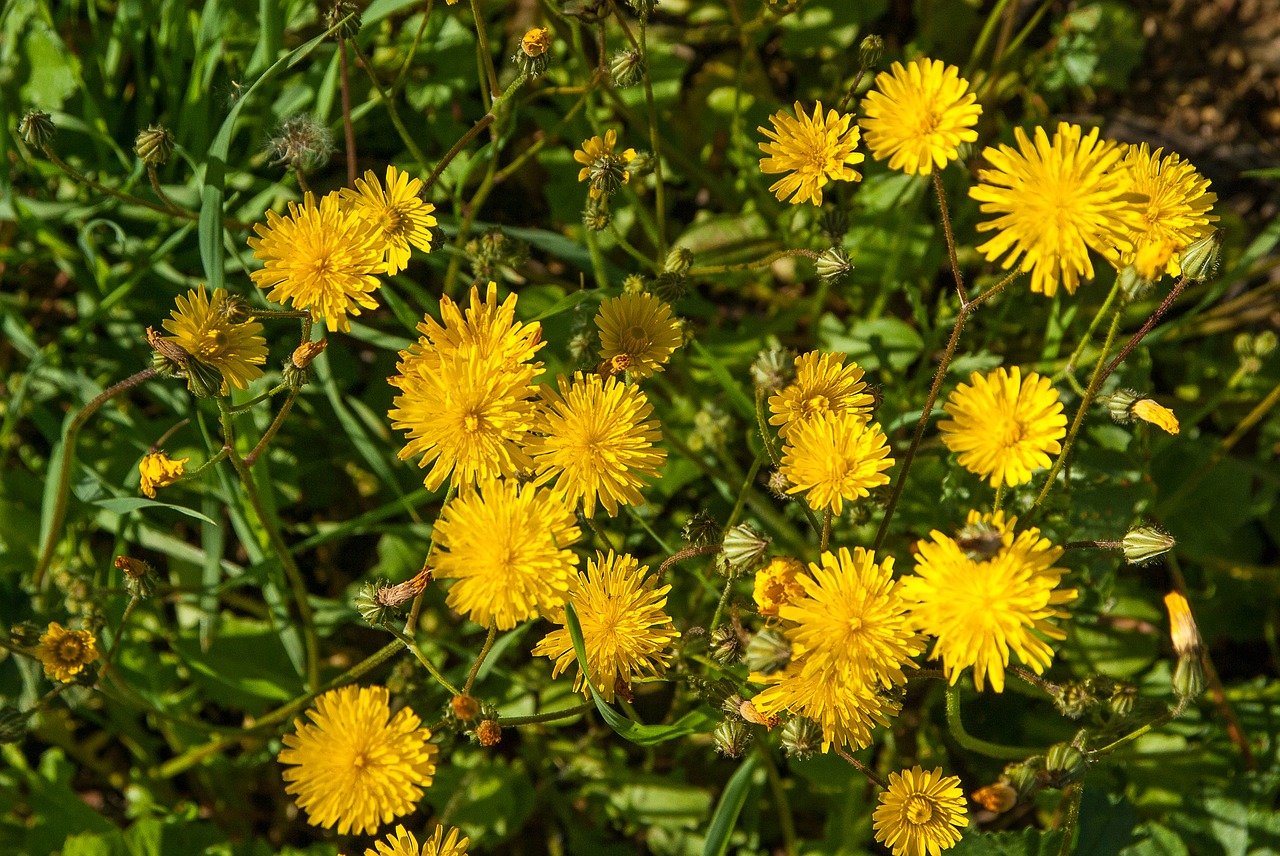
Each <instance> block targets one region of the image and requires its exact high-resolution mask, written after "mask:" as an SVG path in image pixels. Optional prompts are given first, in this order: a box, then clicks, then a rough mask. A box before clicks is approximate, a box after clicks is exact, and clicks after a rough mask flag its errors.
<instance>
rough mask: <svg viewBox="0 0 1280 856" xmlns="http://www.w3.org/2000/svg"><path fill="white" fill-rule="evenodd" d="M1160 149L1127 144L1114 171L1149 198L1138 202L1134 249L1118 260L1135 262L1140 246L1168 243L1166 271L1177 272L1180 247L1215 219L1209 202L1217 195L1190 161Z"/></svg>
mask: <svg viewBox="0 0 1280 856" xmlns="http://www.w3.org/2000/svg"><path fill="white" fill-rule="evenodd" d="M1162 151H1163V150H1162V149H1156V150H1155V151H1154V152H1152V151H1151V148H1150V146H1148V145H1147V144H1146V143H1141V144H1139V145H1136V146H1127V147H1126V148H1125V152H1124V160H1122V161H1121V162H1120V166H1119V168H1118V170H1119V172H1120V173H1121V174H1122V175H1123V176H1124V178H1125V179H1126V180H1127V182H1128V188H1129V190H1130V192H1133V193H1140V194H1142V195H1143V196H1145V197H1146V198H1147V202H1146V203H1145V204H1144V205H1143V206H1141V212H1142V218H1141V220H1140V221H1139V223H1138V224H1137V226H1136V228H1134V229H1133V230H1131V232H1130V233H1129V239H1130V241H1131V242H1132V243H1133V247H1134V250H1133V251H1130V252H1127V253H1125V254H1123V255H1122V256H1121V257H1120V262H1121V264H1130V263H1133V262H1135V260H1136V258H1137V257H1138V256H1139V255H1140V254H1141V253H1142V251H1143V250H1144V249H1146V248H1148V247H1150V246H1152V245H1157V246H1158V245H1161V244H1167V245H1168V246H1171V247H1172V248H1173V252H1174V255H1173V257H1172V258H1170V259H1169V260H1168V262H1167V263H1166V266H1165V272H1166V273H1169V274H1171V275H1172V276H1178V275H1179V274H1181V273H1182V267H1181V265H1180V264H1179V254H1181V252H1182V250H1184V249H1185V248H1186V247H1187V246H1188V245H1190V244H1192V243H1193V242H1195V241H1197V240H1199V239H1200V238H1204V237H1206V236H1208V235H1209V234H1211V233H1212V232H1213V230H1214V226H1213V225H1212V224H1214V223H1216V222H1218V216H1217V215H1216V214H1214V213H1212V211H1213V203H1215V202H1217V201H1218V196H1217V194H1215V193H1211V192H1209V180H1208V179H1207V178H1205V177H1203V176H1202V175H1200V173H1198V172H1197V171H1196V168H1195V167H1194V166H1192V165H1191V164H1190V163H1189V162H1188V161H1185V160H1183V159H1182V158H1181V156H1179V155H1177V154H1175V153H1173V152H1170V153H1169V155H1168V156H1167V157H1165V158H1161V157H1160V154H1161V152H1162ZM1147 279H1159V277H1147Z"/></svg>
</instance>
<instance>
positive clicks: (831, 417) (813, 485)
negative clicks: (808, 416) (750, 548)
mask: <svg viewBox="0 0 1280 856" xmlns="http://www.w3.org/2000/svg"><path fill="white" fill-rule="evenodd" d="M893 464H894V460H893V458H891V457H889V446H888V441H887V438H886V437H885V435H884V432H883V431H881V430H880V426H879V425H877V424H874V423H870V424H869V423H868V422H867V420H866V418H865V417H863V416H861V415H859V414H857V413H841V414H833V413H825V414H823V415H821V416H819V417H818V418H816V419H812V420H810V421H807V422H804V423H801V424H800V425H799V427H797V428H793V429H792V431H791V434H790V435H789V436H788V437H787V444H786V445H785V446H783V448H782V467H781V468H780V471H781V472H782V474H783V475H784V476H786V478H787V481H788V482H790V483H791V487H789V488H787V493H800V492H801V491H804V492H805V499H806V500H807V501H808V503H809V507H810V508H812V509H814V510H815V511H816V510H818V509H823V510H830V511H831V512H832V513H833V514H836V515H839V514H841V513H842V512H843V511H844V503H846V502H853V501H854V500H856V499H858V498H859V497H864V496H868V495H869V494H870V493H871V489H872V488H875V487H879V486H880V485H882V484H888V483H889V476H887V475H886V474H885V472H884V471H885V470H887V469H889V468H890V467H892V466H893Z"/></svg>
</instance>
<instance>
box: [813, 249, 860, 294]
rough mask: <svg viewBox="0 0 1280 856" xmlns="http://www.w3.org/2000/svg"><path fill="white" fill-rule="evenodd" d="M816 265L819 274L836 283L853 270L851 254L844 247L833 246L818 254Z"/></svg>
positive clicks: (827, 280) (832, 283)
mask: <svg viewBox="0 0 1280 856" xmlns="http://www.w3.org/2000/svg"><path fill="white" fill-rule="evenodd" d="M814 267H815V268H817V270H818V276H820V277H822V279H823V280H824V281H825V282H827V283H828V284H830V285H835V284H836V283H839V282H842V281H843V280H844V278H845V277H846V276H848V275H849V271H851V270H853V263H852V262H850V261H849V255H848V254H847V253H846V252H845V251H844V250H843V249H841V248H840V247H832V248H830V249H828V250H824V251H823V252H822V255H820V256H818V260H817V261H816V262H814Z"/></svg>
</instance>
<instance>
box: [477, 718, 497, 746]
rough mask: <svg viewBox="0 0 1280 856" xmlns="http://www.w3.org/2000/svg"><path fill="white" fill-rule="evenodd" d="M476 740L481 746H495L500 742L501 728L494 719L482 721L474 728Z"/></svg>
mask: <svg viewBox="0 0 1280 856" xmlns="http://www.w3.org/2000/svg"><path fill="white" fill-rule="evenodd" d="M476 739H477V740H479V741H480V745H481V746H497V745H498V744H499V743H501V742H502V726H501V725H499V724H498V721H497V720H496V719H482V720H480V724H479V725H477V726H476Z"/></svg>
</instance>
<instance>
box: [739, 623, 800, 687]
mask: <svg viewBox="0 0 1280 856" xmlns="http://www.w3.org/2000/svg"><path fill="white" fill-rule="evenodd" d="M744 662H745V663H746V664H747V669H748V670H749V671H750V672H752V673H753V674H761V675H772V674H774V673H775V672H780V671H782V670H783V669H785V668H786V667H787V664H788V663H790V662H791V643H790V642H788V641H787V637H785V636H783V635H782V634H781V633H780V632H778V631H777V630H774V629H773V628H772V627H766V628H764V629H763V630H761V631H760V632H759V633H756V634H755V635H754V636H752V637H751V641H750V642H748V643H747V656H746V657H745V659H744Z"/></svg>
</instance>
